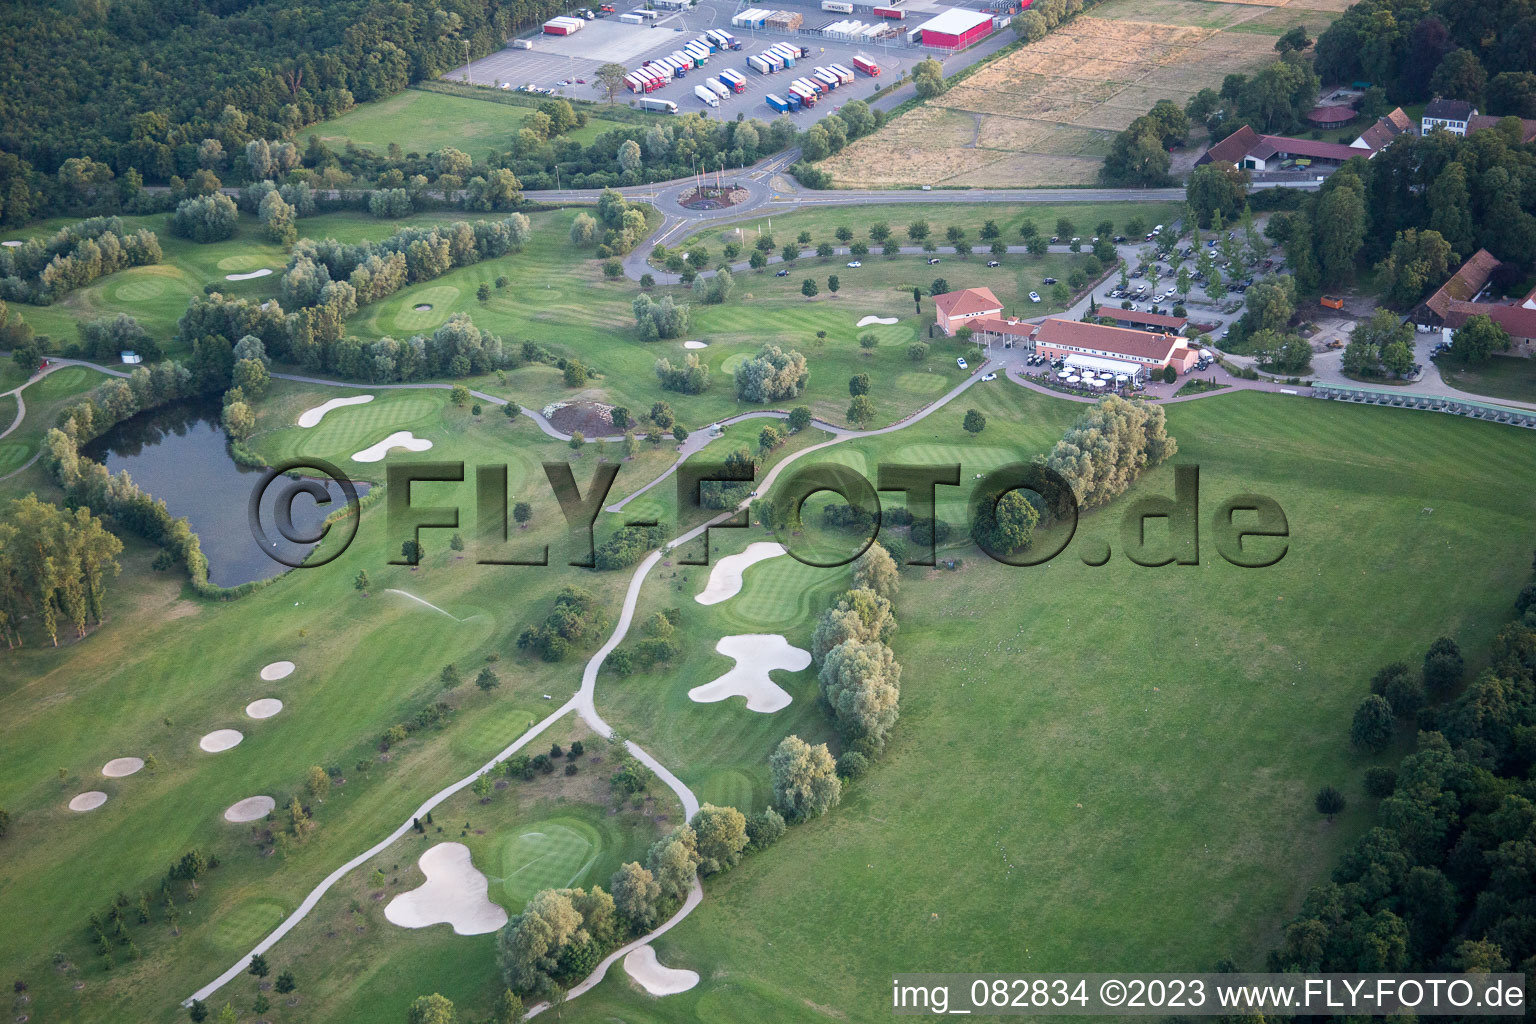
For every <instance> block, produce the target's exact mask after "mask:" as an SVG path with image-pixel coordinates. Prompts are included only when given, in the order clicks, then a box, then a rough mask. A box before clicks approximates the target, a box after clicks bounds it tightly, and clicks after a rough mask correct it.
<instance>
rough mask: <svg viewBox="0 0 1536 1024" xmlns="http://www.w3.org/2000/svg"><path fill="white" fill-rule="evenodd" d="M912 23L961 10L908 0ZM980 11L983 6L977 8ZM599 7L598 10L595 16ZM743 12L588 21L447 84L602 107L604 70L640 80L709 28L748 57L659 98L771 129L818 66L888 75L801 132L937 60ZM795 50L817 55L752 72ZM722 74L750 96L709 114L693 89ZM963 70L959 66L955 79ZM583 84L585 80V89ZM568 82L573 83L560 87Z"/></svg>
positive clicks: (811, 13)
mask: <svg viewBox="0 0 1536 1024" xmlns="http://www.w3.org/2000/svg"><path fill="white" fill-rule="evenodd" d="M617 6H618V13H623V12H624V11H627V10H629V9H630V5H626V4H618V5H617ZM762 6H765V7H770V8H771V9H773V10H787V11H795V12H797V13H799V14H801V15H802V16H803V17H804V18H805V23H804V26H803V28H804V29H814V28H816V27H818V26H823V25H829V24H832V23H834V22H837V21H842V20H847V19H849V18H858V19H860V20H862V21H865V22H871V21H874V20H875V19H874V18H873V16H872V15H870V14H868V12H867V9H865V11H864V12H863V13H859V14H854V15H847V14H835V13H832V12H828V11H823V10H821V7H820V4H819V3H774V4H765V5H762ZM905 6H906V9H907V10H908V12H909V13H908V16H907V19H906V21H904V22H901V23H899V24H901V25H902V26H904V27H906V28H910V27H912V26H913V25H915V24H918V23H920V22H921V21H923V20H926V19H927V18H928V17H929V16H931V14H932V13H934V12H936V11H938V10H942V9H944V8H945V7H948V6H953V5H950V4H943V3H940V2H939V0H908V3H907V4H906V5H905ZM971 6H979V4H978V3H972V4H971ZM596 9H597V8H596V6H595V5H594V7H593V10H596ZM740 9H742V8H741V6H739V5H738V4H736V3H733V2H727V0H701V2H700V3H698V4H697V5H696V6H695V7H694V8H693V9H692V10H688V11H679V12H675V13H664V14H663V15H662V17H661V18H660V19H658V20H657V21H656V22H654V23H650V24H645V25H633V24H628V23H625V22H621V21H619V20H618V18H617V15H616V14H614V15H609V16H608V17H606V18H599V19H596V20H593V21H589V22H587V23H586V24H585V26H584V27H583V28H582V29H581V30H580V31H578V32H576V33H574V34H572V35H569V36H548V35H543V34H542V33H539V32H537V31H535V32H532V33H525V34H524V35H523V36H522V38H525V39H531V40H532V41H533V49H531V50H518V49H512V48H511V47H510V44H509V47H508V48H507V49H505V50H500V51H498V52H496V53H493V54H491V55H489V56H487V57H483V58H481V59H480V60H477V61H475V62H474V63H472V64H471V65H469V67H468V68H467V69H466V68H463V67H459V68H456V69H455V70H453V71H450V72H448V73H447V74H446V75H444V76H443V77H444V78H447V79H451V80H453V81H463V80H464V77H465V74H466V70H467V73H468V75H469V79H470V81H472V82H474V83H477V84H480V85H493V86H499V87H510V88H513V89H520V88H523V87H525V86H528V85H532V86H534V87H536V88H540V89H552V90H553V91H554V94H555V95H557V96H566V97H570V98H572V99H588V100H600V99H601V98H602V97H601V94H600V93H599V92H598V90H597V88H596V87H595V84H594V83H595V73H596V71H597V69H598V67H600V66H601V65H603V64H607V63H614V64H622V65H623V66H624V68H625V70H628V71H633V70H634V69H635V68H638V67H639V66H640V65H641V64H643V63H645V62H646V61H647V60H650V59H652V58H655V57H663V56H666V55H667V54H669V53H671V52H672V51H673V50H676V49H678V48H679V47H680V46H681V45H682V44H683V43H685V42H687V41H688V40H690V39H693V38H694V37H695V36H698V35H699V34H701V33H702V32H704V31H705V30H706V29H711V28H719V29H724V30H725V31H727V32H730V33H731V34H732V35H734V36H735V37H736V38H737V39H739V40H740V41H741V44H742V48H741V49H740V50H731V51H721V52H719V53H716V54H713V55H712V56H711V57H710V61H709V63H708V64H707V65H706V66H704V67H703V68H699V69H695V70H694V71H692V72H689V73H688V75H687V77H685V78H678V79H674V80H673V81H672V82H670V83H669V84H667V85H666V86H664V87H663V88H661V89H658V90H656V91H655V92H653V93H651V94H650V95H651V96H653V97H655V98H658V99H668V100H671V101H672V102H674V103H676V104H677V110H678V113H680V114H681V113H700V114H703V115H705V116H706V117H720V118H735V117H736V116H737V114H744V115H746V116H748V117H757V118H761V119H763V120H770V119H772V118H774V117H777V116H779V115H778V112H777V111H775V110H773V109H772V108H771V107H769V106H768V104H767V103H766V102H765V101H764V97H765V96H766V95H767V94H769V93H777V94H779V95H781V96H782V95H783V93H784V90H785V89H786V88H787V87H788V85H789V83H790V82H791V81H793V80H794V79H795V78H798V77H801V76H802V74H803V72H804V71H805V70H807V69H808V68H809V67H815V66H817V65H825V64H842V65H843V66H845V67H849V68H851V67H852V66H853V65H852V63H851V61H852V58H853V57H854V55H856V54H858V55H862V56H865V57H868V58H870V59H871V60H873V61H874V62H875V63H876V64H878V65H879V66H880V69H881V71H880V76H879V77H878V78H871V77H870V76H868V75H865V74H863V73H862V72H857V73H856V74H855V77H854V80H853V82H852V83H850V84H848V85H844V86H842V87H841V88H839V89H837V90H835V91H834V92H832V93H831V94H830V95H828V96H825V97H824V98H823V99H822V101H821V102H820V103H818V104H817V105H816V106H815V107H811V108H806V109H803V110H801V111H799V112H797V113H794V114H791V115H789V116H790V117H791V118H792V119H793V120H794V121H795V123H796V125H797V126H798V127H800V128H802V129H803V128H808V127H810V126H811V125H812V124H813V123H815V122H816V121H817V120H819V119H820V118H822V117H825V116H826V115H827V114H829V113H833V112H835V111H836V110H838V109H839V108H840V107H841V106H842V105H843V104H844V103H846V102H847V101H848V100H850V99H862V100H868V99H869V98H870V96H871V95H873V94H874V93H875V92H876V91H877V90H878V89H879V88H880V87H881V86H882V85H887V84H889V83H891V82H892V81H894V80H896V79H897V78H900V77H901V76H902V75H903V74H904V73H907V72H909V71H910V70H911V69H912V67H913V65H915V64H916V63H917V62H918V61H920V60H922V59H923V58H924V57H927V56H931V55H940V56H942V55H941V54H934V53H933V52H932V51H929V50H925V49H924V48H922V47H920V46H907V45H905V44H903V43H901V42H899V41H895V42H892V41H885V42H881V41H866V42H860V43H854V42H846V41H843V40H838V39H828V38H824V37H821V36H819V35H817V34H816V33H814V32H807V31H801V32H797V33H791V32H775V31H765V30H756V31H753V30H750V29H746V28H737V27H734V26H732V25H731V16H732V15H733V14H735V13H736V12H737V11H738V10H740ZM784 41H789V42H795V43H798V44H799V45H800V46H803V47H807V48H808V49H809V50H810V56H809V57H807V58H805V59H804V60H803V61H802V62H801V63H800V64H799V65H798V66H797V67H796V68H794V69H786V70H784V71H781V72H779V73H778V74H774V75H760V74H757V73H756V72H754V71H752V70H751V69H750V68H749V67H748V65H747V57H749V56H750V55H752V54H754V53H758V52H760V51H762V50H764V49H766V48H767V47H769V46H772V45H773V44H774V43H777V42H784ZM722 68H731V69H732V70H735V71H739V72H741V74H742V75H743V77H745V78H746V80H747V88H746V91H745V92H743V93H739V94H738V93H732V94H730V95H728V96H726V97H724V98H722V99H721V100H720V105H719V106H718V107H711V106H707V105H705V104H704V103H703V102H702V101H701V100H700V99H699V98H698V97H697V96H695V95H694V92H693V87H694V86H695V85H700V84H702V83H703V81H704V79H705V78H708V77H712V76H714V75H715V74H717V73H718V72H719V71H720V70H721V69H722ZM956 69H957V67H956V65H955V64H954V63H951V65H950V66H949V67H947V68H946V71H947V72H949V73H953V72H954V71H955V70H956ZM578 79H586V81H585V83H581V82H578V81H577V80H578ZM561 83H567V84H561ZM636 98H637V97H636V96H635V95H633V94H631V93H629V92H628V91H623V92H621V93H620V94H619V95H618V96H617V97H616V98H615V101H616V102H620V103H623V102H630V101H633V100H634V99H636Z"/></svg>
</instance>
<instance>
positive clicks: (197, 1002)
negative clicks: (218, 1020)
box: [187, 999, 208, 1024]
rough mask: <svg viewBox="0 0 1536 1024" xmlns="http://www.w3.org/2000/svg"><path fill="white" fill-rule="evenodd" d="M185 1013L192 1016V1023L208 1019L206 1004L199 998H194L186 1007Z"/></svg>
mask: <svg viewBox="0 0 1536 1024" xmlns="http://www.w3.org/2000/svg"><path fill="white" fill-rule="evenodd" d="M187 1015H188V1016H189V1017H191V1018H192V1024H203V1021H205V1020H207V1019H208V1005H207V1004H206V1003H204V1002H203V1001H202V1000H201V999H194V1000H192V1003H191V1005H190V1006H188V1007H187Z"/></svg>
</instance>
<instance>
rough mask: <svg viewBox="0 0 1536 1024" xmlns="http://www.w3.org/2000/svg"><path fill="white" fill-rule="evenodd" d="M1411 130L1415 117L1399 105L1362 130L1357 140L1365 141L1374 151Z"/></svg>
mask: <svg viewBox="0 0 1536 1024" xmlns="http://www.w3.org/2000/svg"><path fill="white" fill-rule="evenodd" d="M1411 131H1413V119H1412V118H1410V117H1409V116H1408V115H1407V114H1405V113H1403V108H1402V107H1398V108H1397V109H1396V110H1394V111H1392V113H1390V114H1388V115H1387V116H1386V117H1383V118H1381V119H1380V120H1378V121H1377V122H1376V123H1375V124H1373V125H1371V126H1370V127H1369V128H1367V129H1366V130H1365V131H1363V132H1361V133H1360V138H1359V139H1358V140H1356V141H1359V142H1363V143H1365V144H1366V146H1367V147H1369V148H1370V150H1371V152H1373V153H1374V152H1376V151H1377V150H1378V149H1381V148H1382V147H1383V146H1385V145H1386V144H1387V143H1389V142H1391V141H1392V140H1393V139H1395V138H1397V137H1398V136H1399V135H1401V134H1403V133H1404V132H1411Z"/></svg>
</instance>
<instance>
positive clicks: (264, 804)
mask: <svg viewBox="0 0 1536 1024" xmlns="http://www.w3.org/2000/svg"><path fill="white" fill-rule="evenodd" d="M276 806H277V801H276V800H273V799H272V798H271V797H269V796H248V797H246V798H245V799H244V800H241V801H240V802H239V803H233V804H230V805H229V806H228V807H227V808H225V809H224V820H225V821H232V822H234V823H236V824H239V823H241V822H245V821H260V820H261V819H262V818H265V817H266V816H267V815H269V814H271V813H272V808H274V807H276Z"/></svg>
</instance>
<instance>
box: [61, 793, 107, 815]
mask: <svg viewBox="0 0 1536 1024" xmlns="http://www.w3.org/2000/svg"><path fill="white" fill-rule="evenodd" d="M106 802H107V794H105V793H103V792H102V791H101V790H99V789H93V790H91V791H90V792H89V793H81V794H80V795H79V796H77V797H75V798H74V799H73V800H71V801H70V802H69V809H70V810H72V811H74V812H76V813H78V814H84V813H85V812H86V811H94V810H95V809H96V808H98V807H100V806H101V805H102V804H104V803H106Z"/></svg>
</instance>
